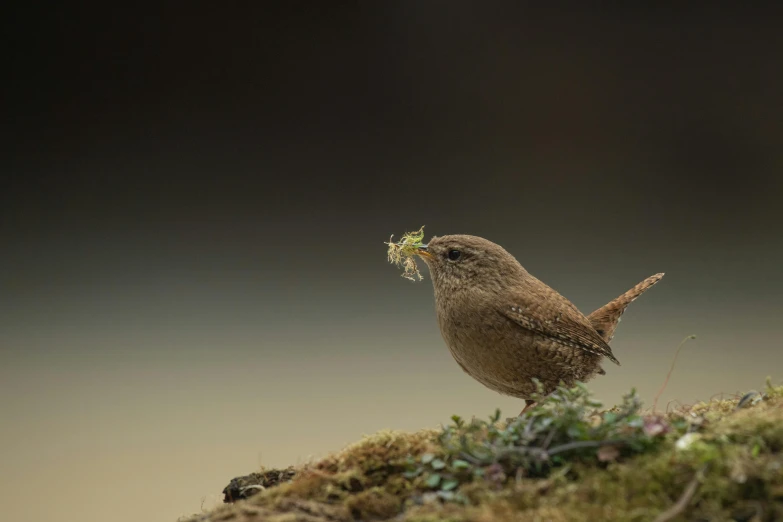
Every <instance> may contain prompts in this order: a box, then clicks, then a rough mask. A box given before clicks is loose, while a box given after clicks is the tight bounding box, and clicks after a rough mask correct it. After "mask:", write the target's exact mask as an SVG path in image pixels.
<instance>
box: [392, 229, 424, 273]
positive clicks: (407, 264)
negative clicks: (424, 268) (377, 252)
mask: <svg viewBox="0 0 783 522" xmlns="http://www.w3.org/2000/svg"><path fill="white" fill-rule="evenodd" d="M393 237H394V234H392V235H391V236H390V237H389V241H388V242H386V243H384V244H386V245H389V249H388V250H387V252H386V256H387V258H388V260H389V263H392V264H394V265H397V266H400V265H402V267H403V273H402V277H404V278H406V279H410V280H411V281H416V278H417V277H418V279H419V281H421V280H422V275H421V273H420V272H419V268H418V267H417V266H416V255H417V253H418V252H419V247H421V246H422V245H423V244H424V243H423V242H422V240H423V239H424V225H422V227H421V228H420V229H419V230H417V231H416V232H406V233H405V234H403V236H402V239H401V240H400V241H399V242H398V243H393V242H392V238H393Z"/></svg>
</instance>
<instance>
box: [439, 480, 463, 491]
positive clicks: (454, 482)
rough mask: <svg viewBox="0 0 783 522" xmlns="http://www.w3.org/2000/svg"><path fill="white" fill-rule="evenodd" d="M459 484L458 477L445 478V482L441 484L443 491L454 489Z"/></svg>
mask: <svg viewBox="0 0 783 522" xmlns="http://www.w3.org/2000/svg"><path fill="white" fill-rule="evenodd" d="M457 486H459V480H457V479H448V480H444V481H443V484H441V485H440V489H442V490H443V491H451V490H452V489H454V488H456V487H457Z"/></svg>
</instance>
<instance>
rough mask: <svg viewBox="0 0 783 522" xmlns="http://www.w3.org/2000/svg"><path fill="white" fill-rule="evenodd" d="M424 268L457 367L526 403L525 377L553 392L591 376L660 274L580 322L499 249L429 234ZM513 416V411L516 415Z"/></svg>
mask: <svg viewBox="0 0 783 522" xmlns="http://www.w3.org/2000/svg"><path fill="white" fill-rule="evenodd" d="M416 253H417V254H418V255H419V256H420V257H421V258H422V259H423V260H424V261H425V262H426V263H427V266H428V267H429V269H430V274H431V277H432V284H433V287H434V289H435V307H436V310H437V314H438V323H439V325H440V331H441V334H442V335H443V339H444V340H445V341H446V344H447V345H448V347H449V350H450V351H451V354H452V355H453V356H454V359H455V360H456V361H457V363H458V364H459V365H460V366H461V367H462V369H463V370H464V371H465V372H466V373H467V374H469V375H470V376H471V377H473V378H474V379H476V380H477V381H479V382H480V383H482V384H483V385H484V386H486V387H488V388H490V389H492V390H495V391H497V392H499V393H502V394H504V395H510V396H513V397H519V398H521V399H525V402H526V406H525V409H523V410H522V413H524V412H525V410H527V409H528V408H529V407H530V406H531V405H532V404H533V403H534V401H533V400H532V399H530V397H531V396H532V395H533V394H534V393H535V392H536V385H535V383H534V382H533V380H532V379H533V378H537V379H538V380H539V381H540V382H541V384H542V385H543V387H544V393H545V394H548V393H551V392H552V391H554V389H555V388H556V387H557V385H558V384H559V383H560V381H563V382H564V383H565V384H566V385H572V384H573V383H574V382H575V381H582V382H585V381H587V380H588V379H590V378H592V377H594V376H595V375H597V374H600V375H603V374H605V372H604V370H603V369H602V368H601V362H602V360H603V358H604V357H606V358H607V359H609V360H610V361H612V362H614V363H615V364H618V365H619V364H620V363H619V361H618V360H617V359H616V358H615V356H614V355H613V354H612V349H611V348H610V347H609V344H608V343H609V341H611V339H612V337H613V335H614V331H615V328H616V327H617V323H618V322H619V321H620V316H621V315H622V314H623V312H624V311H625V309H626V307H627V306H628V305H629V304H630V303H631V301H633V300H634V299H636V298H637V297H639V296H640V295H641V294H642V293H643V292H645V291H646V290H647V289H648V288H650V287H651V286H653V285H654V284H655V283H657V282H658V281H659V280H660V279H661V278H662V277H663V274H656V275H654V276H651V277H649V278H647V279H645V280H644V281H642V282H641V283H639V284H638V285H636V286H635V287H633V288H632V289H630V290H629V291H627V292H626V293H624V294H623V295H621V296H620V297H618V298H617V299H615V300H613V301H611V302H610V303H608V304H606V305H604V306H602V307H601V308H599V309H598V310H596V311H595V312H593V313H592V314H590V315H589V316H587V317H585V316H584V315H583V314H582V313H581V312H580V311H579V310H578V309H577V308H576V306H574V305H573V303H571V301H569V300H568V299H566V298H565V297H563V296H562V295H560V294H559V293H557V292H556V291H555V290H553V289H552V288H550V287H549V286H547V285H546V284H544V283H543V282H541V281H539V280H538V279H536V278H535V277H533V276H532V275H531V274H529V273H528V272H527V270H525V269H524V268H523V267H522V265H520V264H519V262H518V261H517V260H516V259H515V258H514V256H512V255H511V254H509V253H508V252H507V251H506V250H505V249H503V248H502V247H501V246H499V245H496V244H495V243H492V242H491V241H488V240H486V239H483V238H480V237H476V236H468V235H449V236H441V237H433V238H432V240H430V242H429V243H428V244H422V245H420V246H419V247H418V250H417V252H416ZM520 415H521V414H520Z"/></svg>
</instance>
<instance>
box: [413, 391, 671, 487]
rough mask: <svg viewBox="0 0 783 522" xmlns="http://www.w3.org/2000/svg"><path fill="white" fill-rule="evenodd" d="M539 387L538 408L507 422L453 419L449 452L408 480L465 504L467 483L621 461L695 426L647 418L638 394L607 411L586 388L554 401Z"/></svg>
mask: <svg viewBox="0 0 783 522" xmlns="http://www.w3.org/2000/svg"><path fill="white" fill-rule="evenodd" d="M537 384H538V385H539V393H538V394H537V396H536V397H534V399H536V400H537V405H536V406H535V407H533V408H532V409H531V410H529V411H528V412H526V413H525V415H523V416H521V417H518V418H515V419H512V420H510V421H509V422H508V423H506V424H505V425H502V424H501V423H499V421H500V417H501V412H500V410H497V411H496V412H495V414H494V415H492V416H491V417H490V418H489V420H488V421H481V420H474V421H472V422H470V423H466V422H465V421H464V420H463V419H461V418H460V417H458V416H454V417H452V424H449V425H448V426H445V427H444V428H443V430H442V432H441V433H440V435H439V436H438V439H437V440H438V444H439V446H440V448H441V450H442V453H441V454H440V455H439V456H435V455H434V454H432V453H427V454H424V455H422V456H421V457H419V458H418V459H410V460H409V470H408V472H407V473H406V477H408V478H412V479H413V478H416V479H418V480H419V484H420V486H421V487H423V488H425V489H430V490H432V491H435V492H436V493H437V495H438V496H439V497H441V498H443V499H445V500H457V501H461V500H464V498H463V497H461V496H460V495H459V493H458V491H457V490H458V488H459V486H460V485H461V484H465V483H468V482H472V481H474V480H476V479H482V480H486V481H489V482H490V483H493V484H495V485H496V486H497V487H498V488H500V487H502V486H503V484H504V483H505V482H506V480H507V479H508V478H510V477H514V478H521V477H530V478H537V477H545V476H547V475H548V474H550V473H551V472H552V470H553V469H555V468H568V467H569V466H571V465H573V464H574V463H577V462H582V463H590V462H594V463H596V464H599V465H600V464H602V463H608V462H613V461H619V460H622V459H624V458H627V457H629V456H631V455H633V454H637V453H642V452H645V451H649V450H651V449H655V446H656V445H658V444H659V443H660V442H661V441H662V440H663V439H664V437H663V436H664V435H665V434H667V433H669V432H671V431H672V430H678V431H681V430H684V429H685V428H686V425H687V424H686V423H684V422H677V423H672V422H670V421H668V420H666V419H664V418H663V417H659V416H654V415H653V416H650V415H647V416H644V415H642V413H641V401H640V400H639V398H638V396H637V395H636V392H635V391H631V393H630V394H628V395H626V396H625V397H624V398H623V402H622V403H621V404H620V405H619V406H615V407H614V408H612V409H611V410H607V411H605V412H602V413H599V409H600V408H601V406H602V405H601V403H600V402H597V401H595V400H594V399H592V397H591V395H590V392H589V390H588V389H587V388H586V387H585V386H584V385H583V384H581V383H579V384H577V385H576V386H573V387H570V388H569V387H565V386H560V387H558V388H557V389H556V390H555V391H554V392H553V393H551V394H550V395H548V396H543V394H542V392H541V386H540V383H537ZM565 471H566V472H567V469H566V470H565Z"/></svg>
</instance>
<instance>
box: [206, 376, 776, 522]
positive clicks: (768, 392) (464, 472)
mask: <svg viewBox="0 0 783 522" xmlns="http://www.w3.org/2000/svg"><path fill="white" fill-rule="evenodd" d="M618 441H620V442H618ZM563 448H565V449H563ZM678 501H682V502H681V504H682V505H683V506H684V508H683V510H682V512H681V513H677V514H676V515H677V516H676V517H675V518H673V520H758V521H767V520H770V521H771V520H783V386H778V387H775V386H772V385H771V384H770V383H768V385H767V387H766V389H765V391H764V392H761V393H757V394H753V395H752V398H748V397H747V396H745V397H737V398H735V399H731V400H715V401H708V402H705V403H699V404H697V405H694V406H693V407H690V408H680V409H679V410H677V411H674V412H671V413H668V414H666V415H656V414H652V413H649V412H648V413H644V412H643V411H642V410H641V408H640V403H639V401H638V399H637V398H636V397H635V395H634V394H633V393H631V394H629V395H628V397H626V399H625V400H624V402H623V403H622V404H620V405H618V406H617V407H615V408H611V409H609V410H603V411H602V410H601V407H600V405H599V404H598V403H595V402H594V401H593V400H592V399H591V398H590V395H589V393H588V391H587V389H585V388H584V387H582V386H576V387H574V388H568V389H566V388H561V389H559V390H558V392H557V393H555V394H553V396H552V397H551V398H549V399H546V400H542V401H541V403H540V405H539V406H537V407H536V408H533V409H532V410H531V411H530V412H529V413H528V414H526V415H525V417H522V418H520V419H512V420H511V421H509V422H501V421H500V414H499V412H497V413H496V414H495V415H493V416H492V417H491V418H490V419H489V420H488V421H480V420H474V421H472V422H465V421H463V420H462V419H459V418H458V417H455V418H454V419H453V423H452V424H450V425H449V426H446V427H444V428H443V429H441V430H424V431H420V432H417V433H401V432H381V433H378V434H376V435H373V436H370V437H366V438H364V439H363V440H361V441H359V442H357V443H355V444H353V445H351V446H349V447H347V448H345V449H344V450H342V451H341V452H338V453H335V454H334V455H331V456H328V457H326V458H325V459H322V460H320V461H318V462H315V463H312V464H310V465H307V466H303V467H301V468H300V469H298V470H297V474H296V476H295V477H294V479H293V480H292V481H291V482H290V483H284V484H280V485H277V486H275V487H272V488H270V489H267V490H265V491H262V492H261V493H259V494H257V495H255V496H253V497H251V498H250V499H248V500H244V501H240V502H236V503H234V504H230V505H227V506H225V507H221V508H219V509H218V510H216V511H214V512H213V513H210V514H209V515H204V516H202V517H201V518H199V519H200V520H212V521H217V520H239V521H261V520H274V521H276V522H283V521H294V520H302V521H309V522H315V521H326V520H329V521H332V522H335V521H352V520H391V519H394V520H405V521H408V522H434V521H436V520H437V521H444V520H446V521H452V522H484V521H487V522H489V521H500V522H504V521H511V520H542V521H543V520H547V521H561V520H562V521H580V520H584V521H589V520H606V521H645V520H654V519H655V518H656V517H657V516H659V515H660V514H661V513H663V512H665V511H666V510H670V509H671V508H672V506H674V505H675V504H677V503H678ZM194 520H196V519H194Z"/></svg>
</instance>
